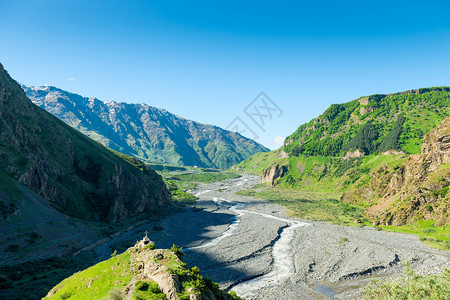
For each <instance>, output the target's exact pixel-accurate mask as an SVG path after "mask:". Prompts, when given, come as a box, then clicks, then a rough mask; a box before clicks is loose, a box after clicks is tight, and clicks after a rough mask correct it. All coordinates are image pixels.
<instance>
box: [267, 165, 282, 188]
mask: <svg viewBox="0 0 450 300" xmlns="http://www.w3.org/2000/svg"><path fill="white" fill-rule="evenodd" d="M287 171H288V167H287V166H285V165H279V164H274V165H272V166H271V167H268V168H267V169H265V170H264V171H263V173H262V174H261V181H262V182H269V183H270V185H271V186H275V185H276V184H277V182H278V180H279V179H280V178H281V177H283V175H284V174H286V173H287Z"/></svg>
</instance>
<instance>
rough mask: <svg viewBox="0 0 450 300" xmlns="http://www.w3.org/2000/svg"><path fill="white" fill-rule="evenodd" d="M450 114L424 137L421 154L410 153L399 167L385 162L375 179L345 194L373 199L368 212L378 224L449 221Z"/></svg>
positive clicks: (373, 175)
mask: <svg viewBox="0 0 450 300" xmlns="http://www.w3.org/2000/svg"><path fill="white" fill-rule="evenodd" d="M449 162H450V117H446V118H445V119H444V120H443V121H442V123H441V124H439V125H438V126H436V127H435V128H434V129H433V130H432V131H431V132H430V133H428V134H427V135H425V137H424V138H423V144H422V148H421V154H415V155H410V156H409V157H408V158H407V159H406V161H405V163H403V164H402V165H400V166H397V167H395V168H392V167H390V166H388V165H382V166H380V167H378V168H376V169H374V170H372V171H371V174H370V177H371V181H370V182H369V183H368V184H367V185H364V186H362V187H359V188H354V189H350V190H349V191H347V192H346V193H344V195H343V197H342V198H343V200H344V201H345V202H349V203H371V204H372V205H371V206H370V207H369V208H368V209H367V214H368V216H370V217H371V218H372V219H373V220H374V223H375V224H383V225H388V224H393V225H402V224H405V223H412V222H414V221H417V220H422V219H425V220H427V219H432V220H436V225H449V224H450V217H449V209H450V197H449V194H448V189H449V185H450V165H449V164H448V163H449Z"/></svg>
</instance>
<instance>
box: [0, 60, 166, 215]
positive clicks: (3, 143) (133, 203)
mask: <svg viewBox="0 0 450 300" xmlns="http://www.w3.org/2000/svg"><path fill="white" fill-rule="evenodd" d="M0 151H1V152H0V155H1V157H2V159H1V161H0V170H1V171H2V172H3V176H7V177H9V178H11V179H12V180H14V181H17V182H19V183H20V184H21V185H23V186H25V187H27V188H28V189H30V190H32V191H33V192H35V193H37V194H38V195H40V196H42V197H43V198H44V199H46V200H48V201H49V202H50V203H51V204H52V205H53V206H54V207H56V208H57V209H58V210H60V211H61V212H63V213H64V214H67V215H70V216H75V217H77V218H81V219H87V220H100V221H108V222H118V221H122V220H125V219H126V218H128V217H129V216H131V215H134V214H136V213H138V212H143V211H150V210H152V209H155V208H157V207H158V206H160V205H167V204H169V199H168V194H167V189H166V187H165V185H164V183H163V181H162V178H161V177H160V176H159V175H158V174H156V172H154V171H153V170H151V169H150V168H148V169H146V170H144V171H141V170H139V169H137V168H135V167H134V166H132V165H130V164H129V163H127V162H126V161H124V160H123V159H121V158H120V157H118V156H116V155H114V154H113V153H112V152H111V151H109V150H108V149H106V148H105V147H103V146H102V145H100V144H99V143H97V142H94V141H92V140H91V139H89V138H88V137H86V136H84V135H83V134H81V133H79V132H78V131H76V130H74V129H72V128H71V127H70V126H67V125H66V124H64V123H63V122H62V121H60V120H59V119H57V118H56V117H54V116H52V115H50V114H49V113H47V112H46V111H44V110H42V109H41V108H39V107H37V106H36V105H34V104H33V103H31V101H30V100H29V99H28V98H27V97H26V95H25V93H24V92H23V90H22V89H21V87H20V86H19V85H18V84H17V83H16V82H15V81H14V80H13V79H11V78H10V77H9V75H8V74H7V72H6V71H5V70H4V69H3V67H2V66H1V67H0ZM5 186H6V185H5V184H1V187H2V189H3V190H4V191H5V193H6V197H2V203H3V204H2V207H3V210H2V212H3V213H4V216H7V215H9V214H11V213H12V212H15V213H20V212H17V211H16V209H15V208H16V207H17V204H18V197H16V196H15V195H14V192H12V191H9V192H8V190H10V188H9V187H5ZM19 198H20V197H19ZM5 207H6V208H5Z"/></svg>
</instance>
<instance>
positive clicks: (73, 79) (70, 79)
mask: <svg viewBox="0 0 450 300" xmlns="http://www.w3.org/2000/svg"><path fill="white" fill-rule="evenodd" d="M75 80H77V79H76V78H75V77H70V78H69V81H70V82H74V81H75Z"/></svg>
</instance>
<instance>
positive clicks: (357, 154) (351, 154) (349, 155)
mask: <svg viewBox="0 0 450 300" xmlns="http://www.w3.org/2000/svg"><path fill="white" fill-rule="evenodd" d="M364 155H365V154H364V152H361V151H359V149H356V150H355V151H353V152H352V151H347V153H346V154H345V156H344V158H354V157H363V156H364Z"/></svg>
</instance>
